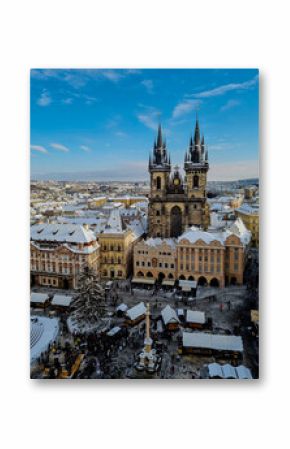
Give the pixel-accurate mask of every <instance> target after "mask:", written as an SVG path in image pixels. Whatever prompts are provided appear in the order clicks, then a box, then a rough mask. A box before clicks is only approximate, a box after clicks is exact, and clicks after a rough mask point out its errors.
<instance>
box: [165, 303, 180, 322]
mask: <svg viewBox="0 0 290 449" xmlns="http://www.w3.org/2000/svg"><path fill="white" fill-rule="evenodd" d="M161 316H162V319H163V322H164V324H165V326H167V324H170V323H179V322H180V321H179V318H178V316H177V315H176V312H175V310H174V309H172V307H170V306H169V305H167V306H166V307H164V309H163V310H162V311H161Z"/></svg>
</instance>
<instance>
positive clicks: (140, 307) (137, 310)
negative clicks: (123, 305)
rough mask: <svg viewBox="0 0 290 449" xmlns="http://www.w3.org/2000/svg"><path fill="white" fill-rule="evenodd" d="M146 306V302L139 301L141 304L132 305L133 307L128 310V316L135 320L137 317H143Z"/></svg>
mask: <svg viewBox="0 0 290 449" xmlns="http://www.w3.org/2000/svg"><path fill="white" fill-rule="evenodd" d="M145 312H146V307H145V304H144V302H139V304H136V306H134V307H131V309H128V310H127V312H126V313H127V316H128V318H129V319H130V320H132V321H134V320H136V319H137V318H139V317H141V316H142V315H145Z"/></svg>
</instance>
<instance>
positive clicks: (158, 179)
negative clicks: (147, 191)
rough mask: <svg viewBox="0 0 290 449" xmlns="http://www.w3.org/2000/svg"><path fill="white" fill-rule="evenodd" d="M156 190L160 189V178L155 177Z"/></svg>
mask: <svg viewBox="0 0 290 449" xmlns="http://www.w3.org/2000/svg"><path fill="white" fill-rule="evenodd" d="M156 188H157V190H160V189H161V178H160V176H157V178H156Z"/></svg>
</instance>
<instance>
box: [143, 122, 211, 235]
mask: <svg viewBox="0 0 290 449" xmlns="http://www.w3.org/2000/svg"><path fill="white" fill-rule="evenodd" d="M208 169H209V165H208V151H207V149H206V148H205V143H204V137H202V138H201V136H200V129H199V123H198V120H196V124H195V131H194V137H193V138H192V137H191V139H190V142H189V148H188V150H187V151H186V153H185V157H184V171H185V178H184V180H183V178H182V176H181V174H180V173H179V170H178V166H176V167H174V171H173V172H171V162H170V155H169V153H168V151H167V148H166V142H165V140H164V139H163V137H162V131H161V126H160V125H159V127H158V134H157V139H156V141H155V142H154V147H153V154H152V155H151V154H150V157H149V173H150V196H149V217H148V218H149V235H150V236H151V237H163V238H167V237H178V236H180V235H181V234H182V233H183V232H184V231H185V229H186V228H188V227H190V226H193V225H194V226H198V227H200V228H201V229H207V228H208V226H209V223H210V216H209V206H208V203H207V199H206V191H205V189H206V182H207V172H208Z"/></svg>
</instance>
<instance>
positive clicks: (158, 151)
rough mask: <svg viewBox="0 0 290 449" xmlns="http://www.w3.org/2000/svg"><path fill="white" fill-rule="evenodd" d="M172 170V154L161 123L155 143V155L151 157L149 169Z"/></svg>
mask: <svg viewBox="0 0 290 449" xmlns="http://www.w3.org/2000/svg"><path fill="white" fill-rule="evenodd" d="M152 169H156V170H157V169H158V170H166V171H170V156H169V154H168V152H167V149H166V140H165V139H164V138H163V136H162V128H161V125H159V126H158V131H157V138H156V140H154V144H153V157H151V158H149V170H152Z"/></svg>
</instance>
